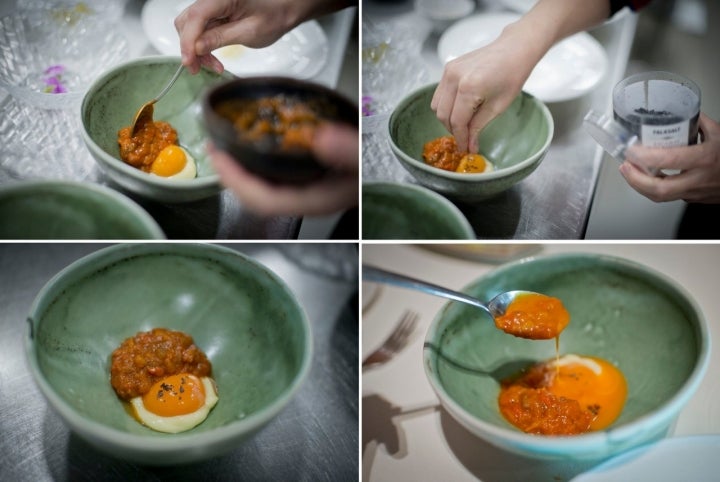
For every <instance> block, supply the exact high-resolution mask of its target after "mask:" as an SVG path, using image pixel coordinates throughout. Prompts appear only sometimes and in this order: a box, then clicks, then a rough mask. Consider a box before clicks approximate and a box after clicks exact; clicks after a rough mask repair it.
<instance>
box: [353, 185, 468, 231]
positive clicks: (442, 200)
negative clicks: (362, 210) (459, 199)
mask: <svg viewBox="0 0 720 482" xmlns="http://www.w3.org/2000/svg"><path fill="white" fill-rule="evenodd" d="M366 186H367V187H369V188H371V189H373V188H376V187H387V188H390V189H391V190H398V191H415V192H416V193H418V194H420V195H421V196H424V197H425V199H426V200H427V201H428V202H430V203H434V204H436V205H439V206H442V207H443V208H444V209H446V210H448V211H450V214H452V215H453V219H454V220H455V221H456V226H457V227H459V228H460V229H461V230H462V231H463V232H464V234H465V235H466V236H468V237H467V238H457V239H477V235H476V234H475V230H474V229H473V227H472V225H471V224H470V221H468V219H467V218H466V217H465V215H464V214H463V213H462V211H460V208H458V207H457V206H456V205H455V204H453V203H452V202H451V201H450V200H449V199H447V198H446V197H445V196H443V195H441V194H440V193H437V192H435V191H433V190H431V189H428V188H426V187H424V186H420V185H418V184H411V183H399V182H386V181H366V182H363V183H362V189H364V188H365V187H366ZM363 198H364V196H363ZM363 204H364V203H363Z"/></svg>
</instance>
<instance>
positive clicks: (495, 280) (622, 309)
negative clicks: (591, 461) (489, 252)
mask: <svg viewBox="0 0 720 482" xmlns="http://www.w3.org/2000/svg"><path fill="white" fill-rule="evenodd" d="M513 289H520V290H531V291H537V292H540V293H544V294H547V295H550V296H555V297H558V298H560V299H561V300H562V302H563V304H564V305H565V307H566V308H567V309H568V311H569V312H570V316H571V321H570V324H569V325H568V327H567V328H566V329H565V330H564V331H563V333H562V334H561V336H560V354H561V355H563V354H569V353H573V354H578V355H590V356H598V357H601V358H604V359H606V360H608V361H610V362H611V363H613V364H615V365H616V366H617V367H618V368H619V369H620V370H621V371H622V373H623V374H624V375H625V378H626V380H627V383H628V398H627V401H626V404H625V407H624V409H623V411H622V413H621V415H620V417H619V418H618V419H617V420H616V421H615V422H614V423H613V424H612V425H611V426H610V427H609V428H608V429H607V430H606V431H602V432H601V433H608V434H612V433H613V431H614V430H615V429H618V428H619V427H624V428H628V429H629V428H630V426H628V424H633V423H636V425H635V427H634V432H636V433H638V434H641V433H643V431H644V430H645V431H648V433H650V432H651V430H649V429H648V427H649V426H654V425H659V424H662V423H665V421H660V420H661V419H662V420H665V415H663V416H662V417H660V416H658V417H655V418H656V420H654V419H652V417H653V416H654V414H655V413H656V412H657V411H658V410H660V409H661V408H664V407H667V406H668V405H669V404H670V403H671V401H672V402H677V401H678V399H679V397H680V395H679V393H680V392H686V393H684V395H682V398H684V400H685V401H687V398H689V396H690V395H689V393H687V392H691V391H693V390H694V388H692V387H696V386H697V383H699V379H700V378H701V376H702V372H703V371H704V368H703V366H704V365H705V364H706V362H707V357H708V353H709V340H708V339H707V336H708V335H707V330H706V327H705V322H704V319H703V317H702V313H701V311H700V310H699V308H698V307H697V306H696V305H695V303H694V302H693V301H692V299H691V298H689V297H688V295H687V294H686V293H685V292H684V291H683V290H682V289H681V288H680V287H678V286H676V285H675V284H674V283H673V282H672V281H670V280H669V279H667V278H665V277H664V276H661V275H659V274H658V273H655V272H653V271H652V270H650V269H648V268H645V267H643V266H640V265H637V264H634V263H632V262H629V261H625V260H621V259H618V258H612V257H608V256H601V255H556V256H547V257H539V258H535V259H532V258H531V259H528V260H522V261H519V262H515V263H511V264H509V265H506V266H504V267H501V268H499V269H497V270H495V271H493V272H492V273H490V274H489V275H488V276H486V277H484V278H482V279H479V280H477V281H476V282H474V283H472V284H470V285H468V286H467V287H466V288H465V289H464V291H465V292H466V293H469V294H472V295H474V296H476V297H478V298H480V299H491V298H492V297H494V296H495V295H497V294H499V293H501V292H503V291H508V290H513ZM426 341H427V344H428V345H429V348H426V352H425V368H426V373H427V374H428V377H429V378H430V381H431V384H433V387H434V388H435V389H436V390H437V391H439V392H440V393H441V398H443V397H447V398H448V399H449V400H451V401H452V402H451V403H453V404H457V407H459V410H460V412H459V413H460V414H461V415H460V416H461V417H463V418H464V419H465V423H467V424H470V425H471V426H475V427H480V428H479V432H485V433H486V435H487V436H488V437H489V440H491V441H492V439H493V438H496V440H497V439H500V438H506V439H507V440H513V441H514V442H511V444H514V443H517V444H519V445H521V444H525V445H526V451H530V452H532V451H536V452H537V453H542V452H543V451H544V450H545V449H546V447H544V446H543V444H545V445H547V446H550V445H552V444H553V443H555V441H556V440H559V439H564V438H565V437H560V438H557V437H538V436H530V435H525V434H522V433H521V432H520V431H519V430H518V429H516V428H515V427H513V426H512V425H511V424H510V423H509V422H507V421H506V420H505V419H504V418H503V417H502V415H501V414H500V412H499V410H498V406H497V397H498V393H499V381H500V380H502V379H504V378H506V377H508V376H510V375H513V374H516V373H517V372H518V371H519V370H521V369H522V368H524V367H526V366H528V365H529V364H531V363H532V362H536V361H542V360H547V359H551V358H553V357H554V356H555V341H554V340H546V341H532V340H525V339H520V338H515V337H513V336H511V335H507V334H505V333H503V332H501V331H500V330H497V329H496V328H495V326H494V324H493V322H492V320H491V319H490V317H489V315H485V314H484V313H483V312H481V311H480V310H477V309H474V308H472V307H470V306H466V305H463V304H460V303H450V304H448V305H446V306H445V308H444V309H443V310H442V311H441V312H440V313H439V314H438V315H437V317H436V319H435V320H434V322H433V325H432V327H431V329H430V331H429V333H428V336H427V339H426ZM676 405H677V404H676ZM674 410H677V411H679V406H677V407H676V408H675V409H674ZM675 415H676V413H675ZM644 423H647V424H648V425H646V426H644V425H643V424H644ZM498 429H499V430H498ZM618 430H619V429H618ZM598 433H599V432H594V433H589V434H584V435H579V436H576V437H571V438H568V440H577V441H578V444H579V443H580V441H581V440H583V439H588V440H595V442H597V444H596V446H595V447H593V450H599V452H598V453H604V452H603V450H605V448H602V447H600V446H602V445H603V444H605V443H607V441H608V440H609V439H612V435H610V437H609V439H605V438H596V439H591V437H597V434H598ZM618 433H622V434H623V435H622V436H618V439H617V440H616V441H615V442H616V443H617V448H616V449H619V448H620V447H622V443H620V442H622V441H623V440H624V439H626V438H631V436H630V435H629V434H631V433H632V431H625V432H618ZM513 434H517V435H522V436H521V437H518V436H516V435H513ZM558 443H560V442H558ZM568 443H570V442H568ZM578 446H579V445H578ZM528 447H530V448H528ZM598 447H600V448H598ZM608 450H612V448H609V449H608Z"/></svg>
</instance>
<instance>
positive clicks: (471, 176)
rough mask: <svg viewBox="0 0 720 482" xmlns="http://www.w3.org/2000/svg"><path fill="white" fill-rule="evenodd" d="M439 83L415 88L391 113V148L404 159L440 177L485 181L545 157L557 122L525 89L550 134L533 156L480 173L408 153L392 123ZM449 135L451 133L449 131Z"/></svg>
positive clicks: (387, 131)
mask: <svg viewBox="0 0 720 482" xmlns="http://www.w3.org/2000/svg"><path fill="white" fill-rule="evenodd" d="M437 85H438V84H437V83H434V84H428V85H425V86H423V87H419V88H417V89H415V90H414V91H413V92H411V93H410V94H408V95H407V96H406V97H404V98H403V99H402V100H401V101H400V102H399V103H398V104H397V106H395V108H394V109H393V111H392V113H391V114H390V118H389V119H388V122H387V127H386V131H385V132H386V133H387V138H388V143H389V144H390V149H391V150H392V151H393V152H394V153H395V154H396V155H398V156H400V157H401V158H402V159H403V160H405V161H406V162H408V163H409V164H411V165H412V166H414V167H417V168H418V169H421V170H423V171H425V172H428V173H431V174H435V175H438V176H440V177H445V178H448V179H452V180H454V181H463V182H477V181H483V180H493V179H501V178H504V177H506V176H507V175H510V174H514V173H516V172H519V171H522V170H523V169H525V168H527V167H530V166H532V165H533V164H534V163H535V162H537V161H538V159H539V158H541V157H543V156H544V155H545V154H546V153H547V150H548V148H549V147H550V143H551V142H552V139H553V136H554V134H555V123H554V121H553V117H552V114H551V113H550V109H548V107H547V105H545V103H543V102H542V101H541V100H540V99H538V98H537V97H535V96H533V95H532V94H529V93H527V92H525V91H524V90H523V91H521V92H520V94H518V95H519V96H525V97H527V98H528V99H529V100H530V101H532V102H533V103H534V104H535V105H536V106H537V107H539V109H540V111H541V112H542V113H543V117H544V118H545V120H546V121H547V123H548V136H547V139H545V142H544V143H543V145H542V147H540V148H539V149H538V150H537V151H536V152H535V153H534V154H533V155H532V156H530V157H528V158H526V159H524V160H523V161H521V162H518V163H517V164H513V165H512V166H508V167H502V168H499V169H495V170H493V171H492V172H480V173H462V172H452V171H446V170H444V169H440V168H437V167H433V166H430V165H428V164H425V163H424V162H421V161H419V160H417V159H415V158H413V157H411V156H409V155H407V154H406V153H405V152H404V151H403V150H402V149H400V147H399V146H398V145H397V144H395V141H394V140H393V137H392V125H393V123H394V122H395V119H396V118H397V116H398V115H400V114H399V112H400V110H401V109H402V108H404V107H405V106H406V105H407V104H408V103H409V102H410V101H411V100H412V99H414V98H415V97H417V96H419V95H421V94H423V93H425V91H427V90H430V89H432V90H435V89H436V88H437ZM448 135H449V133H448Z"/></svg>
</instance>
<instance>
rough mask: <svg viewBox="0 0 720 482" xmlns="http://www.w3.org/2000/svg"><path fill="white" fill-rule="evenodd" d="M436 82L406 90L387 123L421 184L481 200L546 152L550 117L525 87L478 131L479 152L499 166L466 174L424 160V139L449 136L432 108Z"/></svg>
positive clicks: (404, 160)
mask: <svg viewBox="0 0 720 482" xmlns="http://www.w3.org/2000/svg"><path fill="white" fill-rule="evenodd" d="M436 87H437V84H432V85H428V86H425V87H423V88H421V89H419V90H417V91H415V92H413V93H412V94H410V95H408V96H407V97H406V98H404V99H403V100H402V101H401V102H400V103H399V104H398V106H397V107H396V108H395V110H394V111H393V113H392V115H391V116H390V121H389V123H388V129H389V138H390V147H391V149H392V151H393V153H394V154H395V157H397V159H398V160H399V161H400V163H401V164H402V165H403V167H404V168H405V169H407V170H408V172H410V174H412V175H413V176H414V177H415V178H416V179H417V180H418V182H420V184H423V185H424V186H426V187H428V188H430V189H432V190H433V191H437V192H439V193H441V194H444V195H446V196H449V197H452V198H456V199H459V200H463V201H470V202H472V201H479V200H482V199H487V198H489V197H492V196H495V195H497V194H499V193H501V192H503V191H505V190H507V189H509V188H510V187H512V186H513V185H515V184H517V183H518V182H520V181H521V180H523V179H524V178H526V177H527V176H528V175H529V174H530V173H531V172H533V171H534V170H535V169H536V168H537V166H538V165H539V164H540V162H541V161H542V159H543V158H544V157H545V153H546V152H547V149H548V147H549V146H550V141H551V140H552V136H553V119H552V116H551V115H550V111H549V110H548V108H547V107H546V106H545V105H544V104H543V103H542V102H540V101H539V100H538V99H536V98H535V97H533V96H531V95H530V94H527V93H525V92H523V93H521V94H520V95H519V96H518V97H517V98H516V99H515V100H514V101H513V103H512V104H510V107H508V109H507V110H506V111H505V112H504V113H502V114H501V115H500V116H498V117H497V118H495V119H494V120H493V121H492V122H491V123H490V124H489V125H488V126H487V127H486V128H485V129H484V130H483V131H482V132H481V133H480V153H481V154H483V155H484V156H486V157H487V158H488V159H489V160H490V161H491V162H492V163H493V164H494V165H495V168H496V170H495V171H493V172H489V173H481V174H463V173H456V172H449V171H445V170H442V169H437V168H434V167H432V166H429V165H427V164H425V162H423V160H422V151H423V146H424V145H425V143H426V142H428V141H430V140H432V139H435V138H437V137H440V136H446V135H448V131H447V130H446V129H445V127H444V126H443V125H442V123H440V121H439V120H438V119H437V117H436V115H435V113H434V112H433V111H432V109H430V100H431V99H432V96H433V93H434V92H435V88H436Z"/></svg>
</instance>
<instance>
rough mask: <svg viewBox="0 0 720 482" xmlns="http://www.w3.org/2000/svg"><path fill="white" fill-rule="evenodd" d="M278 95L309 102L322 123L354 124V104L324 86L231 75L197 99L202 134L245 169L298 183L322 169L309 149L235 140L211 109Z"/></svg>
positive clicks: (227, 125) (233, 132) (228, 125)
mask: <svg viewBox="0 0 720 482" xmlns="http://www.w3.org/2000/svg"><path fill="white" fill-rule="evenodd" d="M278 94H284V95H287V96H290V97H293V98H297V99H299V100H301V101H303V102H307V103H309V104H311V106H312V108H313V110H314V111H315V112H316V113H317V115H318V116H319V117H321V118H323V119H325V120H327V121H331V122H340V123H345V124H349V125H353V126H356V125H357V123H358V110H357V106H356V105H354V104H353V103H351V102H350V101H349V100H347V99H345V98H344V97H342V96H341V95H339V94H338V93H337V92H334V91H332V90H330V89H328V88H327V87H323V86H321V85H317V84H313V83H310V82H305V81H301V80H296V79H290V78H284V77H249V78H243V79H235V80H231V81H229V82H226V83H224V84H221V85H218V86H216V87H214V88H212V89H210V90H209V91H208V92H207V94H206V95H205V98H204V99H203V105H202V106H203V115H204V119H205V127H206V130H207V132H208V135H209V136H210V138H211V139H212V141H213V142H214V143H215V145H216V146H217V147H218V148H219V149H222V150H223V151H226V152H227V153H229V154H230V155H231V156H232V157H234V158H235V159H236V160H237V162H238V163H240V164H242V165H243V167H245V169H247V170H248V171H250V172H252V173H254V174H256V175H259V176H261V177H264V178H266V179H268V180H270V181H274V182H282V183H293V184H297V183H304V182H308V181H311V180H313V179H316V178H318V177H320V176H321V175H322V174H323V173H324V172H325V170H326V168H325V167H324V166H323V165H322V164H320V163H319V162H318V161H317V160H316V159H315V157H314V155H313V154H312V152H310V151H302V152H297V151H293V152H289V151H283V150H280V149H278V148H274V147H271V146H268V145H263V144H261V143H257V142H248V141H244V140H242V139H240V137H239V136H238V134H237V131H236V130H235V127H234V126H233V125H232V123H231V122H230V121H229V120H228V119H226V118H225V117H223V116H221V115H220V114H218V112H217V107H218V106H219V105H221V104H222V103H223V102H226V101H229V100H236V99H259V98H262V97H269V96H274V95H278Z"/></svg>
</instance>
